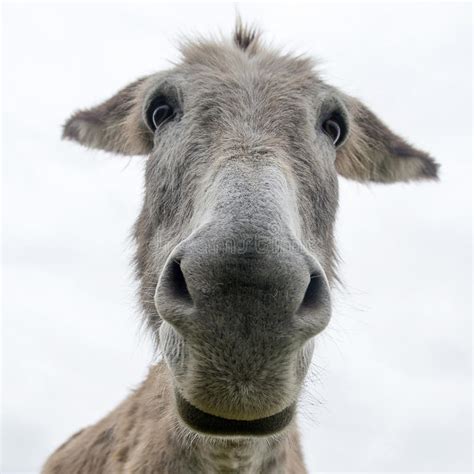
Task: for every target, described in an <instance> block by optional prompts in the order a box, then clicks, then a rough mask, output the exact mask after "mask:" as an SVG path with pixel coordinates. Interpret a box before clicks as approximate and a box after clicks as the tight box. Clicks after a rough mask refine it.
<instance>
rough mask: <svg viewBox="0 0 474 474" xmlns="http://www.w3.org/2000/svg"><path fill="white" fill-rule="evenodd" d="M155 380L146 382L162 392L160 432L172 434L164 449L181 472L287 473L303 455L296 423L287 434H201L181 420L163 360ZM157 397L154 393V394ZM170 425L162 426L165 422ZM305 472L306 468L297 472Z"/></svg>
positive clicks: (172, 463) (176, 469)
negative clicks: (246, 435)
mask: <svg viewBox="0 0 474 474" xmlns="http://www.w3.org/2000/svg"><path fill="white" fill-rule="evenodd" d="M150 377H153V379H154V380H153V383H152V384H150V385H149V384H147V383H145V384H144V386H142V389H143V388H144V387H146V386H150V388H152V387H154V389H155V390H156V392H155V393H160V396H159V400H160V405H161V407H160V408H161V409H160V410H158V411H161V412H162V413H163V414H164V416H163V417H162V418H161V420H160V421H159V422H158V424H157V425H158V426H157V429H158V430H159V431H160V432H163V428H164V431H166V432H167V433H170V435H169V436H167V446H166V449H165V450H164V451H165V452H166V453H167V456H169V461H168V462H169V465H170V466H171V465H173V466H174V469H175V472H179V473H181V472H182V473H194V472H196V473H198V472H199V473H200V472H205V473H206V474H214V473H216V474H217V473H228V474H231V473H239V474H254V473H255V474H256V473H261V472H265V473H287V472H291V471H290V470H289V468H288V466H289V464H291V463H292V457H293V456H294V454H295V453H297V454H299V455H300V451H299V444H298V439H297V433H296V426H294V425H293V426H292V427H290V428H289V429H288V430H287V431H286V432H285V433H284V434H280V435H277V436H272V437H265V438H234V439H220V438H214V437H209V436H205V435H200V434H197V433H195V432H193V431H191V430H190V429H189V428H187V427H186V426H184V425H183V423H182V422H181V421H180V420H178V418H177V416H178V415H177V414H176V412H175V410H174V408H172V407H173V403H174V401H173V398H172V386H171V379H170V374H169V371H168V369H167V367H166V364H165V363H164V362H163V361H162V362H160V363H159V364H158V365H157V366H155V367H154V368H153V369H152V371H151V372H150V376H149V378H150ZM150 395H151V396H153V394H150ZM163 422H164V423H165V425H167V426H161V427H159V425H162V423H163ZM297 472H302V471H297Z"/></svg>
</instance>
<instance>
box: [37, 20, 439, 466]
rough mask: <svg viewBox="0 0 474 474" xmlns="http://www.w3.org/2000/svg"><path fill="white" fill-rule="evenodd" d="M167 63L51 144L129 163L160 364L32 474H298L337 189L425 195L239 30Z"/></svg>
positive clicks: (285, 65)
mask: <svg viewBox="0 0 474 474" xmlns="http://www.w3.org/2000/svg"><path fill="white" fill-rule="evenodd" d="M181 54H182V58H181V60H180V62H179V64H177V65H175V66H174V67H173V68H171V69H170V70H167V71H164V72H160V73H157V74H153V75H150V76H147V77H143V78H141V79H138V80H137V81H136V82H133V83H132V84H130V85H128V86H127V87H125V88H124V89H122V90H121V91H119V92H118V93H117V94H116V95H115V96H113V97H112V98H110V99H108V100H107V101H105V102H104V103H102V104H100V105H98V106H96V107H93V108H90V109H85V110H80V111H78V112H76V113H75V114H74V115H72V117H71V118H70V119H69V120H68V121H67V122H66V124H65V126H64V134H63V136H64V138H66V139H69V140H73V141H76V142H79V143H80V144H82V145H85V146H86V147H91V148H97V149H101V150H106V151H109V152H114V153H118V154H122V155H146V156H147V159H146V171H145V195H144V202H143V208H142V210H141V212H140V215H139V217H138V220H137V222H136V224H135V226H134V237H135V240H136V247H137V248H136V256H135V268H136V275H137V278H138V281H139V297H140V301H141V305H142V308H143V312H144V315H145V320H146V322H147V326H148V328H149V330H150V331H151V333H152V334H153V336H154V338H155V339H156V344H157V347H159V350H160V351H161V353H162V355H163V359H162V361H161V362H159V363H158V364H156V365H154V366H152V367H151V369H150V371H149V374H148V376H147V379H146V380H145V381H144V382H143V384H142V385H141V386H140V387H139V388H138V389H137V390H136V391H134V392H133V393H132V394H131V395H130V396H129V397H128V398H127V399H126V400H125V401H124V402H122V403H121V404H120V405H119V406H118V407H117V408H115V409H114V410H113V411H112V412H111V413H110V414H109V415H107V416H106V417H105V418H103V419H102V420H101V421H99V422H98V423H97V424H95V425H93V426H90V427H87V428H85V429H83V430H82V431H79V432H78V433H76V434H75V435H73V436H72V437H71V438H70V439H69V440H68V441H66V442H65V443H64V444H63V445H62V446H60V447H59V448H58V449H57V450H56V451H55V452H54V454H52V455H51V457H50V458H49V459H48V461H47V463H46V465H45V466H44V468H43V472H44V473H47V474H49V473H64V474H75V473H93V474H95V473H97V474H98V473H113V474H118V473H169V474H179V473H186V474H188V473H206V474H207V473H219V472H225V473H230V472H235V473H240V474H241V473H291V474H296V473H298V474H299V473H304V472H306V470H305V466H304V462H303V457H302V452H301V447H300V444H299V437H298V431H297V427H296V423H295V413H296V409H297V402H298V398H299V394H300V391H301V387H302V384H303V381H304V379H305V374H306V372H307V370H308V366H309V364H310V361H311V357H312V353H313V342H314V337H315V336H316V335H318V334H319V333H320V332H321V331H323V329H324V328H325V327H326V326H327V324H328V322H329V319H330V316H331V288H332V287H333V286H334V284H335V282H337V273H336V267H337V254H336V250H335V244H334V222H335V217H336V211H337V207H338V175H340V176H343V177H345V178H348V179H352V180H357V181H360V182H378V183H394V182H400V181H412V180H433V179H437V172H438V165H437V164H436V163H435V161H434V160H433V159H432V158H431V157H430V156H429V155H428V154H427V153H425V152H423V151H420V150H418V149H416V148H413V147H412V146H411V145H409V144H407V143H406V142H405V141H404V140H403V139H402V138H400V137H399V136H397V135H396V134H394V133H393V132H392V131H391V130H389V129H388V128H387V127H386V125H385V124H384V123H383V122H382V121H381V120H380V119H379V118H377V116H376V115H374V114H373V113H372V112H371V111H370V110H369V109H368V108H367V107H366V106H365V105H364V104H363V103H361V102H360V101H359V100H357V99H356V98H354V97H351V96H349V95H346V94H344V93H343V92H341V91H340V90H338V89H336V88H334V87H332V86H330V85H328V84H326V83H325V82H324V81H323V80H322V79H321V78H320V77H319V75H318V73H317V72H316V70H315V65H314V63H313V62H312V61H311V60H310V59H308V58H306V57H301V56H298V57H296V56H294V55H290V54H283V53H280V52H279V51H276V50H273V49H270V48H268V47H267V46H265V45H264V44H263V42H262V40H261V38H260V35H259V34H258V32H257V31H256V30H255V29H253V28H249V27H246V26H243V25H242V24H238V25H237V27H236V30H235V32H234V35H233V38H232V39H231V40H227V39H213V40H207V39H202V38H201V39H199V40H196V41H185V42H184V43H183V44H182V46H181Z"/></svg>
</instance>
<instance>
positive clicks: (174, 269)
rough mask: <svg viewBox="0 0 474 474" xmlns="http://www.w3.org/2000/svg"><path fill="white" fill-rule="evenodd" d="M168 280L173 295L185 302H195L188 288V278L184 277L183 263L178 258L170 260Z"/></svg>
mask: <svg viewBox="0 0 474 474" xmlns="http://www.w3.org/2000/svg"><path fill="white" fill-rule="evenodd" d="M167 280H168V282H167V283H168V285H167V286H168V288H169V290H170V293H171V294H172V296H174V297H175V298H176V299H177V300H181V301H182V302H184V303H188V304H192V303H193V300H192V298H191V295H190V293H189V290H188V285H187V284H186V279H185V278H184V275H183V271H182V270H181V265H180V262H179V261H178V260H173V261H172V262H170V264H169V268H168V275H167Z"/></svg>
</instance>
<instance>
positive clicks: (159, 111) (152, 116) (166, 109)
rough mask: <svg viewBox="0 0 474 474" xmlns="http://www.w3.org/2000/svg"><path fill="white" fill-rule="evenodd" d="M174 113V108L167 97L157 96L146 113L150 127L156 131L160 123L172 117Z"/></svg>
mask: <svg viewBox="0 0 474 474" xmlns="http://www.w3.org/2000/svg"><path fill="white" fill-rule="evenodd" d="M174 115H175V113H174V109H173V107H172V106H171V105H170V104H169V103H168V102H167V101H166V99H165V98H164V97H156V98H155V99H153V100H152V102H151V104H150V106H149V107H148V110H147V113H146V118H147V124H148V127H150V130H151V131H153V132H154V131H155V130H157V129H158V127H159V126H160V125H162V124H163V123H165V122H167V121H168V120H170V119H172V118H173V117H174Z"/></svg>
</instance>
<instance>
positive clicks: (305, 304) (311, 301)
mask: <svg viewBox="0 0 474 474" xmlns="http://www.w3.org/2000/svg"><path fill="white" fill-rule="evenodd" d="M323 285H324V281H323V278H322V276H321V275H320V274H318V273H313V274H311V277H310V282H309V284H308V287H307V288H306V293H305V294H304V298H303V301H302V302H301V306H300V310H305V309H315V308H316V307H317V306H318V305H319V303H320V301H321V290H322V287H323Z"/></svg>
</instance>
